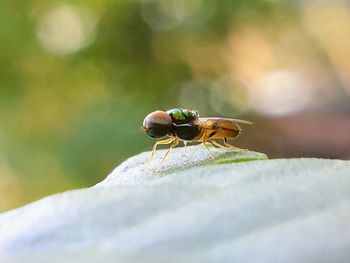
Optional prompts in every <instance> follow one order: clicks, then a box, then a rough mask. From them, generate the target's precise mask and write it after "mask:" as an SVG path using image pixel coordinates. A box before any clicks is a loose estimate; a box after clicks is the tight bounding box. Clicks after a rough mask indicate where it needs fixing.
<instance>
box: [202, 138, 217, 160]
mask: <svg viewBox="0 0 350 263" xmlns="http://www.w3.org/2000/svg"><path fill="white" fill-rule="evenodd" d="M206 142H207V141H203V142H202V144H203V146H204V148H205V149H206V150H207V151H208V154H209V156H210V158H211V159H215V157H214V155H213V154H212V153H211V151H210V150H209V148H208V146H207V145H206V144H205V143H206Z"/></svg>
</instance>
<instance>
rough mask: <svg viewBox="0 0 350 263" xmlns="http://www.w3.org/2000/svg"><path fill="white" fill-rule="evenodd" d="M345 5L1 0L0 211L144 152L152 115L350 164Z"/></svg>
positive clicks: (272, 150) (291, 153)
mask: <svg viewBox="0 0 350 263" xmlns="http://www.w3.org/2000/svg"><path fill="white" fill-rule="evenodd" d="M349 3H350V2H349V1H337V0H335V1H316V0H300V1H278V0H265V1H264V0H259V1H255V0H252V1H245V0H221V1H214V0H167V1H164V0H133V1H131V0H129V1H126V0H115V1H112V0H109V1H107V0H99V1H89V0H88V1H86V0H84V1H82V0H71V1H69V0H67V1H42V0H27V1H19V0H5V1H0V211H4V210H7V209H11V208H14V207H18V206H20V205H23V204H26V203H28V202H31V201H33V200H37V199H39V198H41V197H43V196H46V195H49V194H53V193H56V192H61V191H64V190H68V189H74V188H81V187H88V186H92V185H94V184H95V183H97V182H99V181H101V180H102V179H103V178H105V176H106V175H107V174H108V173H109V172H110V171H111V170H112V169H113V168H114V167H116V166H117V165H118V164H119V163H120V162H122V161H123V160H125V159H126V158H128V157H130V156H132V155H134V154H137V153H140V152H142V151H145V150H150V149H151V146H152V145H153V143H154V141H153V140H152V139H151V138H149V137H148V136H147V135H146V134H144V133H142V132H141V131H140V129H139V128H140V126H141V124H142V121H143V118H144V117H145V116H146V115H147V114H148V113H149V112H151V111H153V110H156V109H163V110H166V109H170V108H173V107H184V108H189V109H196V110H199V112H200V114H201V116H222V117H234V118H242V119H246V120H250V121H253V122H254V125H251V126H245V127H243V128H244V133H243V135H242V136H241V137H240V138H239V139H237V140H236V141H235V142H234V143H235V145H237V146H239V147H244V148H249V149H251V150H256V151H261V152H264V153H267V154H268V155H269V157H270V158H284V157H300V156H304V157H324V158H340V159H350V4H349Z"/></svg>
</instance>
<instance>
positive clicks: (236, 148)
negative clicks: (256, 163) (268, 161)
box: [222, 138, 248, 152]
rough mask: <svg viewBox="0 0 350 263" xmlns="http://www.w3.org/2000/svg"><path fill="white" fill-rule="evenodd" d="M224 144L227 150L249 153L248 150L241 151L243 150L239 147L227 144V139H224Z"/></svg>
mask: <svg viewBox="0 0 350 263" xmlns="http://www.w3.org/2000/svg"><path fill="white" fill-rule="evenodd" d="M222 140H223V144H224V145H225V146H226V147H227V148H230V149H231V150H232V151H237V152H245V151H248V150H247V149H241V148H238V147H235V146H233V145H231V144H229V143H227V138H223V139H222Z"/></svg>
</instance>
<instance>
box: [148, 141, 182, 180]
mask: <svg viewBox="0 0 350 263" xmlns="http://www.w3.org/2000/svg"><path fill="white" fill-rule="evenodd" d="M178 144H179V140H178V139H177V138H174V139H173V141H172V142H171V143H170V145H169V149H168V150H167V151H166V153H165V154H164V156H163V158H162V160H161V161H160V163H159V164H158V167H157V169H156V170H155V171H154V173H157V172H158V171H159V169H160V167H161V166H162V164H163V163H164V161H165V159H166V158H167V157H168V155H169V153H170V150H171V149H172V148H173V147H175V146H176V145H178Z"/></svg>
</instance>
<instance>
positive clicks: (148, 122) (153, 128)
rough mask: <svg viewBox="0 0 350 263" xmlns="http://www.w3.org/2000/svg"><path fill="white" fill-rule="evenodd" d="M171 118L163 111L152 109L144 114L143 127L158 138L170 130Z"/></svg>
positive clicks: (150, 134)
mask: <svg viewBox="0 0 350 263" xmlns="http://www.w3.org/2000/svg"><path fill="white" fill-rule="evenodd" d="M171 126H172V119H171V117H170V115H169V114H168V113H166V112H164V111H154V112H151V113H150V114H148V115H147V116H146V118H145V119H144V121H143V129H144V130H145V131H146V132H147V134H148V135H149V136H151V137H153V138H160V137H163V136H165V135H167V134H168V133H169V132H170V129H171Z"/></svg>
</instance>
